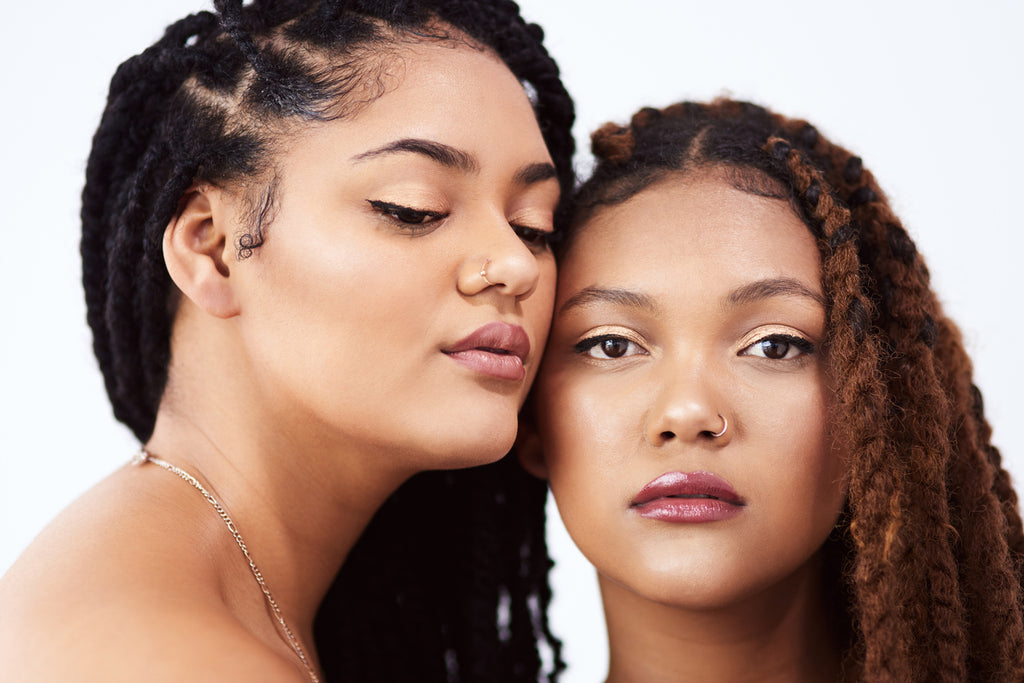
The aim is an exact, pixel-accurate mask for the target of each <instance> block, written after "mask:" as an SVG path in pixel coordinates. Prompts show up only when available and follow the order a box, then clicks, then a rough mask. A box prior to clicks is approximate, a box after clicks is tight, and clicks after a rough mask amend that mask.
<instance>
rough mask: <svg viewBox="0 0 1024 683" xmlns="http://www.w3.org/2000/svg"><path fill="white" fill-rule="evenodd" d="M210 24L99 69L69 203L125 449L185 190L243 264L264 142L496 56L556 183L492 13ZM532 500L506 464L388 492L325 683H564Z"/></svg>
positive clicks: (362, 556)
mask: <svg viewBox="0 0 1024 683" xmlns="http://www.w3.org/2000/svg"><path fill="white" fill-rule="evenodd" d="M214 6H215V10H216V13H214V12H208V11H201V12H198V13H196V14H193V15H190V16H188V17H185V18H183V19H181V20H179V21H178V22H176V23H174V24H172V25H171V26H169V27H168V28H167V29H166V31H165V33H164V35H163V37H162V38H161V39H160V40H158V41H157V42H156V43H155V44H154V45H152V46H151V47H149V48H148V49H146V50H145V51H144V52H142V53H141V54H139V55H137V56H135V57H132V58H131V59H129V60H128V61H126V62H124V63H123V64H122V65H121V66H120V67H119V68H118V70H117V72H116V73H115V75H114V77H113V79H112V80H111V83H110V91H109V95H108V99H107V106H106V109H105V111H104V113H103V116H102V119H101V122H100V125H99V128H98V130H97V131H96V134H95V136H94V138H93V146H92V152H91V154H90V157H89V161H88V165H87V170H86V183H85V187H84V190H83V192H82V211H81V218H82V241H81V253H82V280H83V284H84V288H85V299H86V307H87V320H88V323H89V327H90V328H91V330H92V334H93V349H94V352H95V355H96V358H97V360H98V362H99V366H100V369H101V371H102V373H103V377H104V381H105V385H106V390H107V394H108V396H109V397H110V402H111V404H112V406H113V411H114V415H115V417H116V418H117V419H118V420H120V421H121V422H123V423H124V424H126V425H127V426H128V427H129V428H130V429H131V430H132V432H133V433H134V434H135V436H136V437H137V438H138V439H140V440H142V441H145V440H146V439H147V438H148V437H149V436H150V434H151V433H152V431H153V427H154V423H155V418H156V413H157V409H158V406H159V404H160V400H161V397H162V395H163V392H164V388H165V385H166V381H167V370H168V362H169V359H170V331H171V325H172V322H173V319H174V315H175V310H176V296H177V292H176V290H175V288H174V287H173V285H172V282H171V280H170V277H169V275H168V273H167V269H166V267H165V265H164V261H163V255H162V250H161V243H162V237H163V232H164V229H165V227H166V225H167V224H168V222H169V221H170V220H171V218H172V217H173V215H174V213H175V212H176V211H177V209H178V206H179V202H180V201H181V199H182V197H183V195H184V194H185V192H186V191H187V190H188V188H189V187H191V186H193V185H194V184H196V183H203V182H209V183H212V184H226V183H234V184H235V185H236V186H238V187H240V188H241V190H242V195H243V198H244V201H245V206H246V208H247V211H246V213H247V218H248V220H247V225H246V229H245V231H244V233H243V234H241V235H239V236H238V237H237V240H236V244H235V247H236V255H237V258H239V259H244V258H246V257H248V256H249V255H251V254H252V253H253V251H254V250H255V249H258V248H259V247H260V246H261V244H262V243H263V239H264V229H265V228H266V227H267V223H268V221H269V220H270V217H272V216H273V213H274V212H273V208H274V202H275V190H276V185H277V184H276V176H275V175H274V167H273V165H274V160H273V157H274V152H275V150H276V145H277V143H278V141H279V140H280V139H281V136H282V135H285V134H286V133H287V131H288V130H289V126H296V125H302V124H304V123H310V122H315V121H329V120H335V119H341V118H345V117H349V116H352V115H353V114H355V113H357V112H358V111H359V109H360V107H364V106H366V104H367V103H369V102H372V101H373V100H374V99H376V98H377V97H380V96H381V95H382V94H383V92H384V86H383V85H382V82H383V79H382V78H381V77H382V75H383V69H384V68H385V60H386V59H387V57H388V56H389V55H390V54H392V53H393V51H394V50H395V49H397V48H399V47H400V46H401V45H402V44H407V43H410V42H417V41H428V42H440V43H444V42H448V43H453V44H454V43H465V44H468V45H470V46H472V47H474V48H477V49H487V50H491V51H493V52H494V53H496V54H497V55H498V56H499V57H500V58H501V59H502V60H503V62H504V63H505V64H506V65H507V66H508V68H509V69H510V71H511V72H512V73H513V74H514V75H515V76H516V77H517V78H518V79H519V80H520V81H521V82H522V83H523V84H524V87H525V88H526V90H527V92H528V94H529V96H530V99H531V102H532V103H533V107H534V111H535V114H536V117H537V121H538V124H539V127H540V130H541V133H542V135H543V137H544V140H545V142H546V143H547V146H548V149H549V151H550V153H551V156H552V159H553V160H554V163H555V166H556V168H557V172H558V179H559V181H560V183H561V186H562V191H563V196H564V197H567V196H568V195H569V192H570V190H571V189H572V183H573V173H572V165H571V160H572V154H573V151H574V146H573V140H572V137H571V133H570V128H571V126H572V122H573V118H574V113H573V105H572V101H571V99H570V98H569V96H568V94H567V92H566V91H565V88H564V86H563V85H562V82H561V80H560V77H559V72H558V67H557V65H556V64H555V62H554V61H553V60H552V59H551V57H550V56H549V55H548V53H547V52H546V50H545V48H544V47H543V44H542V40H543V32H542V30H541V29H540V27H538V26H537V25H535V24H530V23H527V22H526V21H524V20H523V18H522V17H521V16H520V14H519V8H518V6H517V5H516V4H515V3H514V2H512V1H511V0H254V1H253V2H251V3H250V4H248V5H243V2H242V0H214ZM559 215H564V210H560V212H559ZM545 497H546V492H545V487H544V485H543V483H541V482H539V481H536V480H534V479H533V478H532V477H530V476H529V475H527V474H525V473H523V472H521V471H520V470H519V468H518V466H517V464H516V463H515V462H514V458H512V459H510V458H506V459H505V460H504V461H502V462H498V463H495V464H493V465H488V466H486V467H481V468H477V469H472V470H466V471H462V472H431V473H424V474H421V475H419V476H417V477H414V478H413V479H412V480H410V481H409V482H407V483H406V484H405V485H404V486H403V487H401V488H400V489H399V490H398V491H397V492H396V493H395V494H394V495H393V496H392V498H391V499H389V501H388V502H387V503H386V504H385V505H384V507H383V509H381V510H380V512H379V514H378V515H377V516H376V518H375V519H374V520H373V521H372V522H371V524H370V525H369V527H368V528H367V529H366V530H365V532H364V534H363V536H362V538H361V539H360V541H359V542H358V543H357V544H356V546H355V547H354V548H353V550H352V551H351V553H350V555H349V557H348V559H347V561H346V563H345V566H344V567H343V569H342V571H341V573H340V574H339V576H338V577H337V579H336V582H335V584H334V586H333V588H332V589H331V591H330V593H329V595H328V598H327V599H326V601H325V603H324V606H323V608H322V610H321V612H320V613H319V615H318V617H317V623H316V633H317V635H316V637H317V645H318V649H319V651H320V653H321V659H322V662H323V665H324V668H325V671H326V673H327V675H328V676H329V677H335V678H337V679H339V680H395V681H398V680H416V681H434V680H437V681H460V680H463V681H465V680H485V679H486V680H501V679H502V677H507V678H508V679H509V680H538V679H542V678H545V677H546V676H548V675H549V674H550V676H551V677H554V676H556V675H557V672H558V671H559V670H561V668H563V664H562V660H561V657H560V644H559V642H558V641H557V639H555V638H554V637H553V636H552V635H551V633H550V631H549V630H548V626H547V621H546V618H545V610H546V607H547V604H548V602H549V599H550V589H549V587H548V582H547V572H548V569H549V566H550V560H549V558H548V554H547V548H546V546H545V542H544V536H543V528H544V502H545ZM410 520H411V521H410ZM539 651H540V652H543V653H544V654H545V657H544V660H543V661H542V659H541V655H540V654H539Z"/></svg>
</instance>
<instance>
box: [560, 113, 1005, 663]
mask: <svg viewBox="0 0 1024 683" xmlns="http://www.w3.org/2000/svg"><path fill="white" fill-rule="evenodd" d="M592 142H593V150H594V154H595V156H596V157H597V165H596V167H595V170H594V172H593V175H592V177H591V178H590V180H588V181H587V182H586V183H584V185H583V186H582V187H581V188H580V190H579V192H578V194H577V206H576V211H577V216H578V217H577V220H576V224H577V225H578V224H579V223H580V222H582V221H583V220H585V218H586V217H587V216H588V215H590V214H591V213H592V212H594V211H596V210H598V209H599V208H600V207H601V206H602V205H606V204H614V203H619V202H622V201H625V200H626V199H628V198H629V197H631V196H633V195H634V194H636V193H637V192H639V191H641V190H643V189H644V188H646V187H648V186H650V185H651V184H653V183H655V182H657V181H658V180H660V179H662V178H664V177H666V176H668V175H670V174H680V173H689V172H698V171H701V170H707V169H710V168H722V169H725V170H727V171H728V172H729V177H730V178H731V179H732V180H733V181H734V182H735V183H736V184H737V186H738V187H740V189H745V190H748V191H755V192H759V193H763V194H766V195H768V196H781V197H783V198H785V199H788V200H789V201H790V202H791V204H792V206H793V208H794V210H795V211H796V212H797V214H798V215H799V216H800V217H801V218H802V219H803V220H804V222H805V223H806V224H807V225H808V227H809V229H810V230H811V231H812V233H813V234H814V235H815V237H816V238H817V241H818V245H819V251H820V253H821V258H822V284H823V288H824V291H825V294H826V299H827V303H828V306H827V308H828V313H827V315H828V322H827V336H826V340H825V344H824V348H825V349H826V353H827V359H828V363H829V366H830V373H831V375H832V377H833V378H834V384H835V407H834V414H833V420H832V422H833V425H834V427H835V429H836V430H837V437H838V438H839V439H840V443H841V444H842V445H843V448H844V452H845V453H848V454H849V466H848V471H847V473H846V476H847V485H848V501H847V509H846V510H845V511H844V513H843V514H842V515H841V517H840V527H841V528H840V529H838V530H837V532H836V533H834V534H833V536H832V537H831V538H830V539H829V541H828V542H827V544H826V545H827V546H828V547H827V548H826V550H827V551H828V552H830V553H833V554H834V555H835V556H836V559H835V561H834V562H833V563H832V564H831V565H829V566H830V567H831V571H832V573H833V578H834V582H835V584H836V585H835V586H834V588H835V591H834V592H835V595H836V605H835V607H836V612H837V613H838V614H840V615H844V616H843V619H844V620H845V623H843V624H839V632H840V633H845V634H846V643H847V645H846V661H847V662H851V663H853V664H854V665H855V666H856V668H857V669H858V670H860V671H861V676H862V680H864V681H872V682H874V681H901V682H902V681H949V682H953V681H965V680H979V681H980V680H984V681H1018V680H1022V679H1024V626H1022V621H1021V611H1022V581H1024V575H1022V572H1021V567H1022V561H1024V531H1022V526H1021V518H1020V514H1019V511H1018V505H1017V496H1016V493H1015V492H1014V490H1013V487H1012V485H1011V483H1010V478H1009V475H1008V473H1007V472H1006V471H1005V470H1004V469H1003V467H1002V465H1001V458H1000V455H999V451H998V450H997V449H996V448H995V447H994V446H993V445H992V444H991V443H990V437H991V428H990V426H989V425H988V423H987V422H986V420H985V416H984V408H983V406H982V401H981V392H980V391H979V390H978V389H977V387H976V386H974V384H973V382H972V380H971V365H970V361H969V359H968V357H967V354H966V352H965V350H964V347H963V344H962V341H961V338H960V334H959V332H958V330H957V329H956V326H955V325H954V324H953V323H952V321H950V320H949V319H948V318H947V317H946V316H945V315H944V314H943V312H942V309H941V306H940V305H939V302H938V300H937V298H936V296H935V294H934V293H933V292H932V290H931V288H930V284H929V277H928V270H927V268H926V267H925V265H924V262H923V260H922V258H921V256H920V254H919V253H918V252H917V249H916V247H915V246H914V243H913V241H912V240H911V238H910V237H909V235H908V234H907V232H906V230H905V229H904V228H903V226H902V224H901V223H900V221H899V219H898V218H897V217H896V216H895V214H894V213H893V211H892V209H891V207H890V206H889V203H888V201H887V199H886V198H885V195H884V194H883V193H882V191H881V189H880V188H879V187H878V185H877V183H876V182H875V180H874V178H873V176H872V175H871V174H870V172H869V171H867V170H866V169H864V168H863V165H862V162H861V160H860V158H858V157H856V156H854V155H853V154H851V153H850V152H848V151H847V150H845V149H843V148H842V147H840V146H838V145H836V144H834V143H832V142H830V141H828V140H827V139H826V138H825V137H824V136H822V135H821V134H820V133H819V132H818V131H817V129H815V128H814V127H813V126H811V125H810V124H808V123H807V122H805V121H802V120H796V119H787V118H785V117H783V116H780V115H778V114H774V113H772V112H769V111H768V110H766V109H764V108H762V107H759V106H757V105H754V104H750V103H746V102H738V101H732V100H728V99H719V100H716V101H714V102H712V103H707V104H702V103H695V102H683V103H679V104H675V105H671V106H669V107H667V108H665V109H661V110H657V109H651V108H646V109H642V110H640V111H639V112H638V113H637V114H636V115H634V117H633V118H632V120H631V122H630V124H629V125H628V126H618V125H615V124H607V125H606V126H604V127H602V128H601V129H599V130H598V131H597V132H596V133H595V134H594V136H593V140H592ZM777 188H783V189H782V190H781V194H779V190H778V189H777ZM569 239H570V240H571V233H570V234H569Z"/></svg>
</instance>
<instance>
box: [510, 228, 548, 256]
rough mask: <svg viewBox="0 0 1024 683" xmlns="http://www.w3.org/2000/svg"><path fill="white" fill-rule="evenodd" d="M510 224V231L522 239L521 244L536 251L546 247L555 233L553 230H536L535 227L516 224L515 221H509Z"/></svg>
mask: <svg viewBox="0 0 1024 683" xmlns="http://www.w3.org/2000/svg"><path fill="white" fill-rule="evenodd" d="M510 226H511V227H512V231H513V232H515V233H516V235H518V236H519V239H521V240H522V241H523V244H525V245H527V246H528V247H531V248H533V249H537V250H538V251H539V250H543V249H547V248H548V246H550V244H551V240H552V238H553V237H554V234H555V233H554V231H553V230H538V229H537V228H530V227H527V226H525V225H516V224H515V223H510Z"/></svg>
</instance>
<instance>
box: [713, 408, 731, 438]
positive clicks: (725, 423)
mask: <svg viewBox="0 0 1024 683" xmlns="http://www.w3.org/2000/svg"><path fill="white" fill-rule="evenodd" d="M718 417H720V418H722V431H720V432H718V433H717V434H715V433H714V432H712V433H711V436H712V438H715V439H717V438H718V437H720V436H722V435H723V434H725V430H726V429H728V428H729V421H728V420H726V419H725V415H722V414H721V413H719V414H718Z"/></svg>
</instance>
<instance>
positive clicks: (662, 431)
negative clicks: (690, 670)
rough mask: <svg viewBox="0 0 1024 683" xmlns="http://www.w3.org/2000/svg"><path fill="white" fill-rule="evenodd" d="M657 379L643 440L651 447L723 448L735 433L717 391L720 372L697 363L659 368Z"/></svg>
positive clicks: (723, 402) (694, 360)
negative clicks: (689, 445)
mask: <svg viewBox="0 0 1024 683" xmlns="http://www.w3.org/2000/svg"><path fill="white" fill-rule="evenodd" d="M659 370H660V371H661V372H660V375H661V379H660V384H659V386H658V388H657V390H656V391H655V392H654V393H653V394H652V403H651V406H650V409H649V410H648V413H647V415H646V418H645V419H646V421H645V424H644V436H645V438H646V440H647V442H648V443H649V444H651V445H652V446H657V447H662V446H667V445H670V444H673V443H680V442H682V443H699V442H703V443H708V444H714V445H725V444H726V443H728V442H729V441H730V440H731V439H732V436H733V434H734V433H735V429H736V425H735V424H734V422H735V418H729V417H727V414H728V413H729V411H728V409H727V407H726V406H725V400H724V398H723V397H722V394H720V392H719V391H718V385H719V382H718V381H717V380H718V378H719V377H721V373H720V372H716V371H715V370H714V369H712V368H709V367H707V366H706V365H705V364H704V363H702V362H700V361H699V360H697V359H687V360H686V361H679V362H676V363H673V364H671V365H670V366H668V367H662V368H659Z"/></svg>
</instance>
